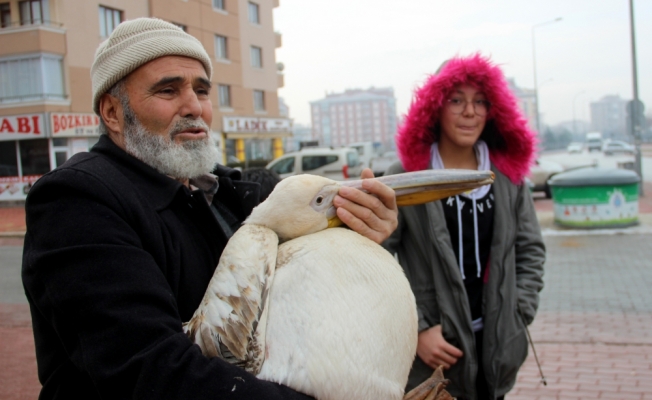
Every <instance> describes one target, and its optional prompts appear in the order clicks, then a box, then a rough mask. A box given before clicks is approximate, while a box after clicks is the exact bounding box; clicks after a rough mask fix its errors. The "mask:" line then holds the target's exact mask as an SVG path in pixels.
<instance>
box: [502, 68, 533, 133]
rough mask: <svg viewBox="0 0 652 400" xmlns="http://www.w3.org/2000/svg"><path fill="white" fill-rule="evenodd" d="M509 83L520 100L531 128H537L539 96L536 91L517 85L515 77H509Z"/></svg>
mask: <svg viewBox="0 0 652 400" xmlns="http://www.w3.org/2000/svg"><path fill="white" fill-rule="evenodd" d="M507 84H508V86H509V90H511V91H512V93H514V95H515V96H516V99H517V100H518V105H519V107H520V108H521V111H522V112H523V115H525V117H526V118H527V120H528V122H529V124H530V129H534V130H536V129H537V105H536V104H537V100H536V98H537V96H536V92H535V91H534V90H533V89H525V88H521V87H518V86H516V81H515V80H514V78H508V79H507Z"/></svg>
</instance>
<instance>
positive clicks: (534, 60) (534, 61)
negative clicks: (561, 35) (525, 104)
mask: <svg viewBox="0 0 652 400" xmlns="http://www.w3.org/2000/svg"><path fill="white" fill-rule="evenodd" d="M559 21H561V17H558V18H555V19H553V20H551V21H546V22H542V23H540V24H536V25H534V26H532V69H533V71H534V109H535V113H536V117H537V135H539V136H540V135H541V123H540V122H539V119H540V118H539V84H538V81H537V50H536V44H535V40H534V30H535V29H536V28H538V27H540V26H543V25H548V24H552V23H555V22H559Z"/></svg>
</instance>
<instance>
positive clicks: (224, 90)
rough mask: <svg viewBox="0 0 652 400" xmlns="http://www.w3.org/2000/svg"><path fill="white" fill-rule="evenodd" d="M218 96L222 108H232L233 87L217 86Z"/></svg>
mask: <svg viewBox="0 0 652 400" xmlns="http://www.w3.org/2000/svg"><path fill="white" fill-rule="evenodd" d="M217 96H218V101H219V103H218V104H219V106H220V107H222V108H231V86H229V85H217Z"/></svg>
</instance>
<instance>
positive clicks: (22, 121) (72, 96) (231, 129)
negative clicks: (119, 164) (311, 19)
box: [0, 0, 291, 201]
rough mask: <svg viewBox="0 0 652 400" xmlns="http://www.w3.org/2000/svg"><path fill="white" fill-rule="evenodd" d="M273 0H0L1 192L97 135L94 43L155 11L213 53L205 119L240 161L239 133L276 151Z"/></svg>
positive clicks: (279, 82) (281, 125)
mask: <svg viewBox="0 0 652 400" xmlns="http://www.w3.org/2000/svg"><path fill="white" fill-rule="evenodd" d="M278 6H279V0H103V1H97V0H0V201H3V200H22V199H24V198H25V196H26V194H27V192H28V191H29V188H30V187H31V185H32V183H33V182H34V181H35V180H36V179H38V177H40V176H41V175H43V174H44V173H46V172H48V171H50V170H51V169H54V168H56V167H57V166H59V165H61V164H62V163H63V162H65V161H66V160H67V159H68V158H70V157H71V156H72V155H73V154H75V153H77V152H80V151H87V150H88V149H90V147H92V146H93V144H94V143H95V142H97V140H98V138H99V133H98V125H99V119H98V117H97V116H96V115H95V114H94V113H93V110H92V104H91V96H92V90H91V80H90V69H91V65H92V62H93V56H94V54H95V49H96V48H97V46H98V45H99V44H100V43H101V42H102V41H103V40H104V39H106V37H108V35H109V34H110V33H111V32H112V31H113V29H114V28H115V27H116V26H117V25H118V24H119V23H120V22H122V21H124V20H127V19H134V18H138V17H145V16H151V17H157V18H161V19H164V20H166V21H169V22H172V23H174V24H176V25H178V26H179V27H181V28H182V29H184V30H185V31H186V32H188V33H189V34H191V35H193V36H195V37H196V38H197V39H199V40H200V41H201V42H202V43H203V45H204V47H205V48H206V50H207V52H208V54H209V55H210V56H211V57H212V59H213V69H214V74H213V78H212V81H213V84H214V87H213V90H212V91H211V96H213V99H212V100H213V107H214V110H213V125H212V129H213V130H214V131H215V132H220V133H221V136H222V143H221V146H222V149H223V152H224V155H225V156H226V150H227V149H229V150H230V151H231V152H233V153H235V155H236V156H237V157H238V158H239V159H241V160H244V158H245V154H244V150H245V141H246V140H248V139H256V140H257V142H260V141H261V139H262V140H263V141H267V142H268V143H269V146H270V147H273V149H274V155H275V156H279V155H280V154H282V138H283V137H287V136H290V135H291V133H290V132H291V124H290V120H289V119H287V118H284V117H281V116H280V114H279V105H278V95H277V90H278V88H280V87H282V86H283V75H282V74H281V72H280V71H279V70H278V69H277V66H276V56H275V50H276V48H278V47H280V46H281V36H280V34H278V33H275V32H274V28H273V9H274V8H275V7H278Z"/></svg>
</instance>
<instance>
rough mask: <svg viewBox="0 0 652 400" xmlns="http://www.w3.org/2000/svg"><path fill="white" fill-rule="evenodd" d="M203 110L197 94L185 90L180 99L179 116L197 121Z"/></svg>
mask: <svg viewBox="0 0 652 400" xmlns="http://www.w3.org/2000/svg"><path fill="white" fill-rule="evenodd" d="M203 111H204V110H203V108H202V105H201V102H200V101H199V98H198V97H197V93H195V91H194V90H186V91H184V94H183V96H182V98H181V109H180V110H179V114H181V116H182V117H184V118H192V119H197V118H199V117H200V116H201V115H202V113H203Z"/></svg>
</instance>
